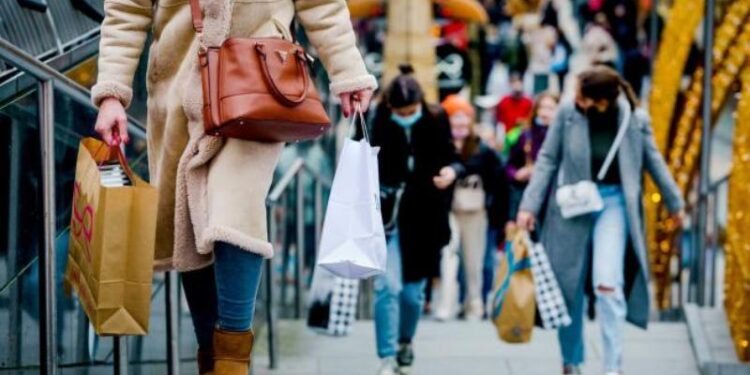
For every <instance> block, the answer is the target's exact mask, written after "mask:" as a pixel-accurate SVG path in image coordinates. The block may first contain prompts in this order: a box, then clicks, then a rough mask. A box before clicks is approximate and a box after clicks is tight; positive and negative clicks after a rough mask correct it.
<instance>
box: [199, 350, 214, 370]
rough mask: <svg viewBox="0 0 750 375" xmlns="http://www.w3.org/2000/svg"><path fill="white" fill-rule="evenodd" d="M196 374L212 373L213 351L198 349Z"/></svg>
mask: <svg viewBox="0 0 750 375" xmlns="http://www.w3.org/2000/svg"><path fill="white" fill-rule="evenodd" d="M196 358H197V360H198V374H199V375H214V351H213V350H201V349H198V355H197V357H196Z"/></svg>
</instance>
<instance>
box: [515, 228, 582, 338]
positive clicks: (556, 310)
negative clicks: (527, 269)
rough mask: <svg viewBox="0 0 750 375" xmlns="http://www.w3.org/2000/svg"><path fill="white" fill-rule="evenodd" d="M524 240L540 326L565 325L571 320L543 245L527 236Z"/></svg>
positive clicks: (556, 326) (555, 326)
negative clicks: (528, 257) (529, 260)
mask: <svg viewBox="0 0 750 375" xmlns="http://www.w3.org/2000/svg"><path fill="white" fill-rule="evenodd" d="M526 240H527V241H528V248H529V250H530V252H529V256H530V258H531V273H532V274H533V275H534V286H535V289H536V290H535V293H536V307H537V310H538V311H539V317H540V318H541V321H542V327H543V328H544V329H557V328H560V327H566V326H568V325H570V323H571V322H572V320H571V318H570V314H568V307H567V306H566V305H565V299H564V298H563V294H562V290H560V284H558V282H557V278H556V277H555V273H554V272H553V271H552V266H551V265H550V262H549V258H548V257H547V253H546V252H545V251H544V246H543V245H542V244H541V243H534V242H532V241H531V239H530V238H529V237H528V236H526Z"/></svg>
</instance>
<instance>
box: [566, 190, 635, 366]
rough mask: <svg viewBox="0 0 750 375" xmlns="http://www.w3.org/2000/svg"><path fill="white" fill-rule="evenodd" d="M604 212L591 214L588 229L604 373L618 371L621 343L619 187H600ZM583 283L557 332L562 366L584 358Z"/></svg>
mask: <svg viewBox="0 0 750 375" xmlns="http://www.w3.org/2000/svg"><path fill="white" fill-rule="evenodd" d="M599 193H600V194H601V196H602V199H603V200H604V209H603V210H602V211H600V212H598V213H596V214H594V222H593V229H592V258H593V259H592V262H593V264H592V282H593V286H594V291H595V293H596V312H597V319H598V321H599V325H600V326H601V330H602V339H603V344H604V345H603V347H604V353H603V354H604V370H605V372H617V371H620V370H622V353H623V340H624V331H625V317H626V315H627V302H626V300H625V294H624V292H623V288H624V286H625V281H624V267H625V251H626V248H627V242H628V224H627V211H626V206H625V196H624V195H623V192H622V188H621V187H620V186H619V185H600V186H599ZM584 280H586V275H582V276H581V283H580V286H579V287H578V291H577V293H576V300H575V302H574V303H573V305H572V306H569V310H570V315H571V317H572V318H573V323H572V324H571V325H569V326H567V327H565V328H561V329H560V330H559V332H558V339H559V341H560V348H561V349H562V355H563V362H564V364H565V365H580V364H582V363H583V357H584V348H583V342H584V336H583V316H584V302H585V301H584V300H585V296H584Z"/></svg>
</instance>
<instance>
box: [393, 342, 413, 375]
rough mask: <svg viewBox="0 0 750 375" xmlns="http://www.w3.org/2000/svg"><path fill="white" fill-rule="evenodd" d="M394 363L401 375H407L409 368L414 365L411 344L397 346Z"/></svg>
mask: <svg viewBox="0 0 750 375" xmlns="http://www.w3.org/2000/svg"><path fill="white" fill-rule="evenodd" d="M396 362H398V368H399V371H400V372H401V374H402V375H409V372H410V371H411V366H412V364H413V363H414V348H413V347H412V344H399V346H398V354H396Z"/></svg>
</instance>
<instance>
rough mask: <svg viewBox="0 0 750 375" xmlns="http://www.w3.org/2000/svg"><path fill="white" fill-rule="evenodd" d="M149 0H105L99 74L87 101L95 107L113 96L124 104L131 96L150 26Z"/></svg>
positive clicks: (151, 8)
mask: <svg viewBox="0 0 750 375" xmlns="http://www.w3.org/2000/svg"><path fill="white" fill-rule="evenodd" d="M152 5H153V4H152V0H105V1H104V22H103V23H102V27H101V40H100V41H99V65H98V70H99V75H98V78H97V83H96V85H94V87H93V88H92V89H91V102H92V103H93V104H94V105H95V106H97V107H98V106H99V104H101V102H102V100H104V99H106V98H117V99H119V100H120V102H121V103H122V105H123V106H125V107H128V106H129V105H130V101H131V100H132V98H133V76H134V75H135V70H136V68H137V67H138V61H139V60H140V58H141V53H142V52H143V45H144V43H145V42H146V35H147V34H148V30H149V28H150V27H151V20H152V15H153V7H152Z"/></svg>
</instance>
